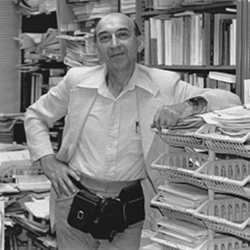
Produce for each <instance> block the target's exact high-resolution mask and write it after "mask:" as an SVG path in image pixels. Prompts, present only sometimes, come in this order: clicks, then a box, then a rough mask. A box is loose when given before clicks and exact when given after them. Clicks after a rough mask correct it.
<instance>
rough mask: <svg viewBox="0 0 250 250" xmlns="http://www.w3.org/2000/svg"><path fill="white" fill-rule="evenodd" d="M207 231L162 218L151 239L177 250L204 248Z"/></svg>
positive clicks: (179, 221)
mask: <svg viewBox="0 0 250 250" xmlns="http://www.w3.org/2000/svg"><path fill="white" fill-rule="evenodd" d="M207 237H208V230H207V229H206V228H205V227H201V226H198V225H196V224H193V223H191V222H186V221H183V220H175V219H168V218H164V219H163V220H162V221H160V222H158V232H157V234H156V235H154V236H153V237H152V238H151V239H152V240H153V241H156V242H158V243H160V244H162V245H165V246H172V247H176V248H178V249H186V250H189V249H207V248H205V245H206V240H207Z"/></svg>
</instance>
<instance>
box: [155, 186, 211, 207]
mask: <svg viewBox="0 0 250 250" xmlns="http://www.w3.org/2000/svg"><path fill="white" fill-rule="evenodd" d="M158 189H159V194H160V196H159V198H158V201H160V202H162V203H167V204H171V205H174V206H177V207H182V208H192V209H195V208H197V207H198V206H199V205H200V204H201V203H203V202H204V201H205V200H207V199H208V193H207V191H206V190H204V189H201V188H198V187H195V186H192V185H189V184H183V183H171V184H170V183H165V184H164V185H160V186H159V187H158Z"/></svg>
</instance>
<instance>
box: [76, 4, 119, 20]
mask: <svg viewBox="0 0 250 250" xmlns="http://www.w3.org/2000/svg"><path fill="white" fill-rule="evenodd" d="M117 10H118V5H117V0H99V1H90V2H89V1H88V2H81V3H76V4H72V12H73V14H74V15H75V17H76V20H77V22H83V21H86V20H91V19H98V18H102V17H103V16H105V15H106V14H108V13H111V12H116V11H117Z"/></svg>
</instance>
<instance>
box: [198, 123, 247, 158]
mask: <svg viewBox="0 0 250 250" xmlns="http://www.w3.org/2000/svg"><path fill="white" fill-rule="evenodd" d="M209 126H212V125H209V124H206V125H204V126H202V127H201V128H200V129H198V130H197V131H196V132H195V133H194V134H195V136H196V137H198V138H200V139H203V142H204V144H205V145H206V148H208V149H210V150H212V151H214V152H217V153H223V154H236V155H241V156H244V157H250V144H249V136H250V135H249V134H246V135H238V136H229V135H225V134H220V133H215V132H213V131H210V130H209V129H208V127H209Z"/></svg>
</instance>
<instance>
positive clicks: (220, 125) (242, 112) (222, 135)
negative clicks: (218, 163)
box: [196, 104, 250, 143]
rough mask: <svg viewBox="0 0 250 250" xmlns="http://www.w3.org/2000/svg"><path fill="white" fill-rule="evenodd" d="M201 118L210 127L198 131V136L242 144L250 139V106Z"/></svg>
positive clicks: (217, 111) (212, 113)
mask: <svg viewBox="0 0 250 250" xmlns="http://www.w3.org/2000/svg"><path fill="white" fill-rule="evenodd" d="M200 116H201V117H202V118H203V119H204V121H205V122H206V124H208V125H207V126H206V125H205V126H203V127H201V128H200V129H199V130H197V132H196V134H197V135H200V136H204V137H209V138H215V139H223V140H229V141H231V142H240V143H244V142H246V141H247V140H249V139H250V105H247V104H246V105H244V106H234V107H231V108H227V109H223V110H216V111H213V112H209V113H205V114H201V115H200Z"/></svg>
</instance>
